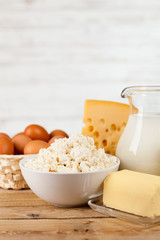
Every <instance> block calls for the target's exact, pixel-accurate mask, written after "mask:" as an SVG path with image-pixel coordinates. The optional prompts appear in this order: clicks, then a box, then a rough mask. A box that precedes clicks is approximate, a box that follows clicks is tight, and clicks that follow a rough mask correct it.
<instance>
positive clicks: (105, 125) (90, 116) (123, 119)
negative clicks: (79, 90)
mask: <svg viewBox="0 0 160 240" xmlns="http://www.w3.org/2000/svg"><path fill="white" fill-rule="evenodd" d="M128 116H129V106H128V105H127V104H122V103H117V102H108V101H98V100H86V102H85V107H84V117H83V122H84V123H85V126H84V128H83V129H82V134H83V135H84V136H90V137H93V138H94V140H95V145H96V147H97V148H104V149H105V152H106V153H110V154H113V155H115V149H116V146H117V143H118V140H119V138H120V136H121V134H122V132H123V130H124V127H125V126H126V123H127V120H128Z"/></svg>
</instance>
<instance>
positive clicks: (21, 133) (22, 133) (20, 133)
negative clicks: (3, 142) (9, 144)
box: [12, 132, 24, 139]
mask: <svg viewBox="0 0 160 240" xmlns="http://www.w3.org/2000/svg"><path fill="white" fill-rule="evenodd" d="M18 135H24V132H19V133H17V134H15V135H14V136H13V137H12V139H13V138H14V137H16V136H18Z"/></svg>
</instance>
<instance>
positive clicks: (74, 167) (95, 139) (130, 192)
mask: <svg viewBox="0 0 160 240" xmlns="http://www.w3.org/2000/svg"><path fill="white" fill-rule="evenodd" d="M146 89H148V90H146ZM155 91H157V90H155V89H150V88H149V87H148V88H145V89H144V88H142V87H131V88H127V89H125V90H124V91H123V92H122V96H124V95H125V97H128V99H129V105H127V104H122V103H117V102H110V101H99V100H86V101H85V106H84V116H83V122H84V127H83V129H82V134H76V135H72V136H70V137H69V136H68V134H67V133H66V132H64V131H62V130H59V129H57V130H54V131H52V132H50V133H48V132H47V131H46V130H45V129H44V128H43V127H42V126H39V125H35V124H32V125H29V126H27V127H26V128H25V130H24V132H22V133H18V134H16V135H15V136H14V137H13V138H12V139H11V138H10V137H9V136H8V135H7V136H6V134H4V133H1V135H3V137H2V136H0V140H1V141H2V142H4V144H5V143H6V142H7V141H8V142H10V143H11V144H12V145H13V146H12V149H11V150H12V151H9V150H10V149H9V148H8V151H6V148H3V149H2V148H1V154H8V155H9V154H13V153H14V154H15V156H14V157H17V156H18V155H20V154H26V156H27V154H28V157H27V158H25V159H22V160H21V161H22V164H21V163H20V165H21V170H23V176H24V178H25V180H26V183H28V185H29V187H30V188H31V189H32V190H33V191H34V192H35V193H36V194H37V195H38V196H40V197H41V198H42V199H44V200H46V201H49V202H51V203H52V204H56V205H58V206H79V205H81V204H84V203H87V202H88V201H89V199H92V198H94V197H97V196H100V195H101V194H102V186H103V183H104V188H103V204H104V206H106V207H107V208H108V207H109V208H112V209H117V210H120V211H124V212H128V213H131V214H135V215H138V216H142V217H149V218H153V217H156V216H160V205H159V202H160V176H156V175H160V108H159V104H156V105H155V103H159V100H160V99H158V100H157V92H156V94H155ZM124 92H125V94H124ZM148 92H149V97H148ZM137 96H138V97H137ZM155 96H156V99H155ZM136 99H138V102H137V101H136ZM146 99H147V100H146ZM142 100H143V101H142ZM148 106H149V107H148ZM153 110H154V111H153ZM156 111H157V112H156ZM4 135H5V136H4ZM22 140H23V141H22ZM2 150H3V151H2ZM4 150H5V151H4ZM33 153H34V154H36V153H38V155H33V156H29V154H33ZM6 156H7V155H6ZM11 158H12V157H11V155H10V158H9V157H8V159H11ZM5 160H6V159H5ZM12 160H13V159H12ZM23 160H24V161H23ZM9 161H10V160H9ZM16 161H17V159H16ZM10 163H11V164H12V162H11V161H10ZM4 164H6V162H5V161H4ZM23 164H24V165H23ZM1 165H3V162H2V164H1ZM119 165H120V171H118V168H119ZM7 167H8V166H7ZM123 169H125V170H123ZM5 171H6V169H5V168H4V174H3V175H5V178H4V176H3V177H1V179H5V181H6V178H7V176H8V175H7V174H6V173H5ZM7 171H8V168H7ZM146 173H148V174H146ZM12 174H13V175H15V172H13V173H12ZM151 174H152V175H151ZM154 174H155V175H154ZM13 178H14V177H13ZM17 179H18V178H17ZM42 179H43V180H42ZM25 180H24V179H23V181H25ZM41 180H42V181H43V184H42V186H41V185H39V182H40V181H41ZM1 181H2V180H1ZM8 181H10V180H8ZM5 183H6V182H5ZM5 183H4V185H3V186H6V185H5ZM7 184H8V183H7ZM7 186H8V185H7ZM10 186H11V185H10ZM24 186H25V185H24V184H23V185H22V187H21V188H23V187H24ZM8 188H9V187H8ZM18 189H20V187H19V188H18Z"/></svg>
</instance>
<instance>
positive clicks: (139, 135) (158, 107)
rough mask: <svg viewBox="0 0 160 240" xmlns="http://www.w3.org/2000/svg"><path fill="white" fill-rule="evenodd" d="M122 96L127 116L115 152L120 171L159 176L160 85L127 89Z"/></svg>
mask: <svg viewBox="0 0 160 240" xmlns="http://www.w3.org/2000/svg"><path fill="white" fill-rule="evenodd" d="M121 96H122V97H123V98H126V97H127V98H128V100H129V104H130V114H129V119H128V122H127V125H126V128H125V129H124V132H123V133H122V135H121V137H120V139H119V142H118V145H117V149H116V156H117V157H119V158H120V160H121V164H120V169H130V170H134V171H139V172H145V173H150V174H156V175H160V86H146V87H142V86H139V87H128V88H125V89H124V90H123V91H122V93H121Z"/></svg>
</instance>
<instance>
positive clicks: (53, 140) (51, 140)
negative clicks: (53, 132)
mask: <svg viewBox="0 0 160 240" xmlns="http://www.w3.org/2000/svg"><path fill="white" fill-rule="evenodd" d="M59 138H64V136H62V135H57V136H54V137H52V138H51V139H50V140H49V141H48V143H49V144H52V143H54V142H55V140H56V139H59Z"/></svg>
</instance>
